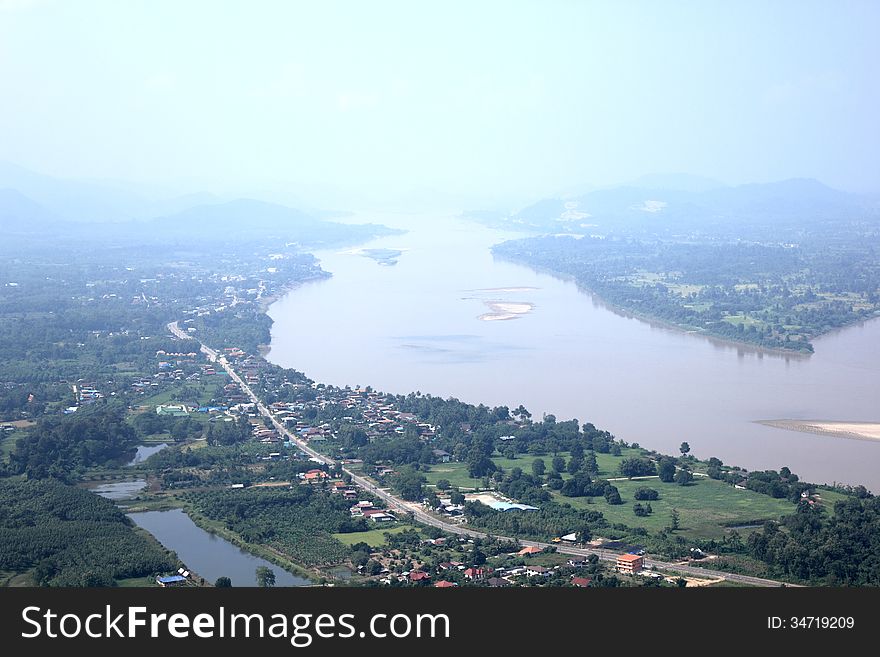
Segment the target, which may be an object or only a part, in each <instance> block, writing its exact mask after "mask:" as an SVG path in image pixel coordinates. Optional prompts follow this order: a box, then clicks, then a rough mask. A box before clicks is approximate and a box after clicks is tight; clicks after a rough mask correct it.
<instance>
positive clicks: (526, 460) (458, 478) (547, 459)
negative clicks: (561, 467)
mask: <svg viewBox="0 0 880 657" xmlns="http://www.w3.org/2000/svg"><path fill="white" fill-rule="evenodd" d="M641 454H642V452H641V450H638V449H624V450H623V451H622V452H621V455H620V456H614V455H612V454H596V463H597V464H598V465H599V476H600V477H602V478H610V477H617V476H620V475H619V473H618V470H617V468H618V466H619V465H620V462H621V461H622V460H623V459H625V458H627V457H630V456H640V455H641ZM559 456H562V457H563V458H565V461H566V463H567V462H568V459H569V453H568V452H560V453H559ZM535 459H543V460H544V465H545V466H546V468H547V472H549V471H550V464H551V463H552V461H553V454H544V455H541V456H534V455H532V454H521V455H519V456H517V457H516V458H515V459H508V458H504V457H503V456H494V457H493V458H492V460H493V461H494V462H495V465H497V466H498V467H500V468H503V469H504V470H505V471H509V470H511V469H513V468H521V469H522V471H523V472H525V473H528V474H531V473H532V462H533V461H534V460H535ZM568 477H569V475H568V473H567V472H563V473H562V478H563V479H567V478H568ZM425 478H426V479H427V480H428V483H429V484H431V485H435V484H436V483H437V481H438V480H440V479H446V480H448V481H449V483H450V484H451V485H452V486H458V487H459V488H482V486H483V480H482V479H481V478H480V479H474V478H473V477H471V476H469V475H468V468H467V463H436V464H434V465H432V466H431V470H430V472H426V473H425Z"/></svg>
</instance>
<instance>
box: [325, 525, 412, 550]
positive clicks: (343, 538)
mask: <svg viewBox="0 0 880 657" xmlns="http://www.w3.org/2000/svg"><path fill="white" fill-rule="evenodd" d="M407 529H413V527H410V526H408V525H398V526H397V527H392V528H391V529H371V530H370V531H368V532H351V533H348V534H332V536H333V538H335V539H336V540H338V541H339V542H340V543H343V544H345V545H349V546H350V545H354V544H355V543H360V542H364V543H366V544H367V545H369V546H370V547H381V546H383V545H385V534H399V533H400V532H402V531H405V530H407Z"/></svg>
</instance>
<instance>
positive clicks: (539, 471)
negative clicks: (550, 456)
mask: <svg viewBox="0 0 880 657" xmlns="http://www.w3.org/2000/svg"><path fill="white" fill-rule="evenodd" d="M546 469H547V466H546V465H544V459H535V460H534V461H532V474H533V475H535V476H536V477H543V476H544V472H545V471H546Z"/></svg>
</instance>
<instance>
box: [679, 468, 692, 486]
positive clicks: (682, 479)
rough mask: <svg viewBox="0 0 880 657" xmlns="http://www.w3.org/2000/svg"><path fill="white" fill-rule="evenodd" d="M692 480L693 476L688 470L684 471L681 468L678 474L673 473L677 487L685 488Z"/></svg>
mask: <svg viewBox="0 0 880 657" xmlns="http://www.w3.org/2000/svg"><path fill="white" fill-rule="evenodd" d="M693 480H694V475H693V474H692V473H691V471H690V470H685V469H684V468H681V469H680V470H679V471H678V472H676V473H675V483H677V484H678V485H679V486H687V485H688V484H689V483H691V482H692V481H693Z"/></svg>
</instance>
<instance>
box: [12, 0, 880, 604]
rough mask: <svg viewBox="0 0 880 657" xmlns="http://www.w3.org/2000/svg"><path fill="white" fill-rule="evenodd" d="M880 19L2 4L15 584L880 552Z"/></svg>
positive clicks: (706, 566) (849, 565) (764, 575)
mask: <svg viewBox="0 0 880 657" xmlns="http://www.w3.org/2000/svg"><path fill="white" fill-rule="evenodd" d="M878 24H880V5H878V4H877V3H873V2H857V1H851V2H841V3H823V2H774V3H765V2H748V1H747V2H737V3H721V2H666V3H661V2H627V3H611V2H601V3H600V2H574V1H564V0H556V1H551V2H540V3H539V2H523V3H510V2H488V1H487V2H479V3H465V2H455V1H454V2H448V3H443V4H442V5H425V4H423V3H411V2H409V3H407V2H383V3H360V2H353V1H352V2H339V1H332V2H322V3H317V2H310V3H289V2H280V1H279V2H276V1H268V0H267V1H265V2H260V3H224V4H222V5H218V4H217V3H212V2H203V1H193V2H186V3H179V2H167V1H165V0H159V1H157V2H149V3H147V2H126V3H120V2H110V1H103V0H87V1H84V2H77V3H70V2H62V1H60V0H0V89H2V99H3V102H0V232H2V235H3V239H2V240H0V354H2V358H0V509H2V511H0V586H86V587H94V586H138V587H146V586H157V585H158V586H163V587H165V586H184V587H190V586H192V587H196V586H219V587H225V586H229V585H235V586H253V585H254V584H256V585H258V586H261V587H268V586H273V585H275V584H278V585H283V586H312V585H317V584H328V583H329V584H333V585H339V586H393V587H398V586H401V587H417V586H425V585H432V586H440V587H452V586H492V587H506V586H554V587H591V588H598V587H615V588H616V587H642V586H652V587H653V586H669V587H672V586H712V587H715V586H719V587H720V586H724V587H726V586H782V585H786V586H787V585H791V584H794V585H812V586H861V585H872V586H873V585H878V584H880V565H878V563H877V560H876V550H877V546H878V545H880V498H878V497H877V496H876V495H875V493H877V492H878V491H880V468H878V466H880V414H878V408H880V405H878V400H880V350H878V349H877V344H878V341H880V177H878V171H880V169H878V167H877V166H876V153H877V152H878V151H880V129H878V125H877V120H876V116H877V114H878V107H880V102H878V101H880V76H878V74H877V68H876V65H875V64H874V62H876V61H880V45H878V40H877V38H876V27H877V25H878ZM50 537H53V538H51V540H50ZM54 537H61V538H60V539H58V540H56V539H55V538H54ZM865 537H867V538H865ZM276 571H277V573H276ZM175 573H176V574H175Z"/></svg>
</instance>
